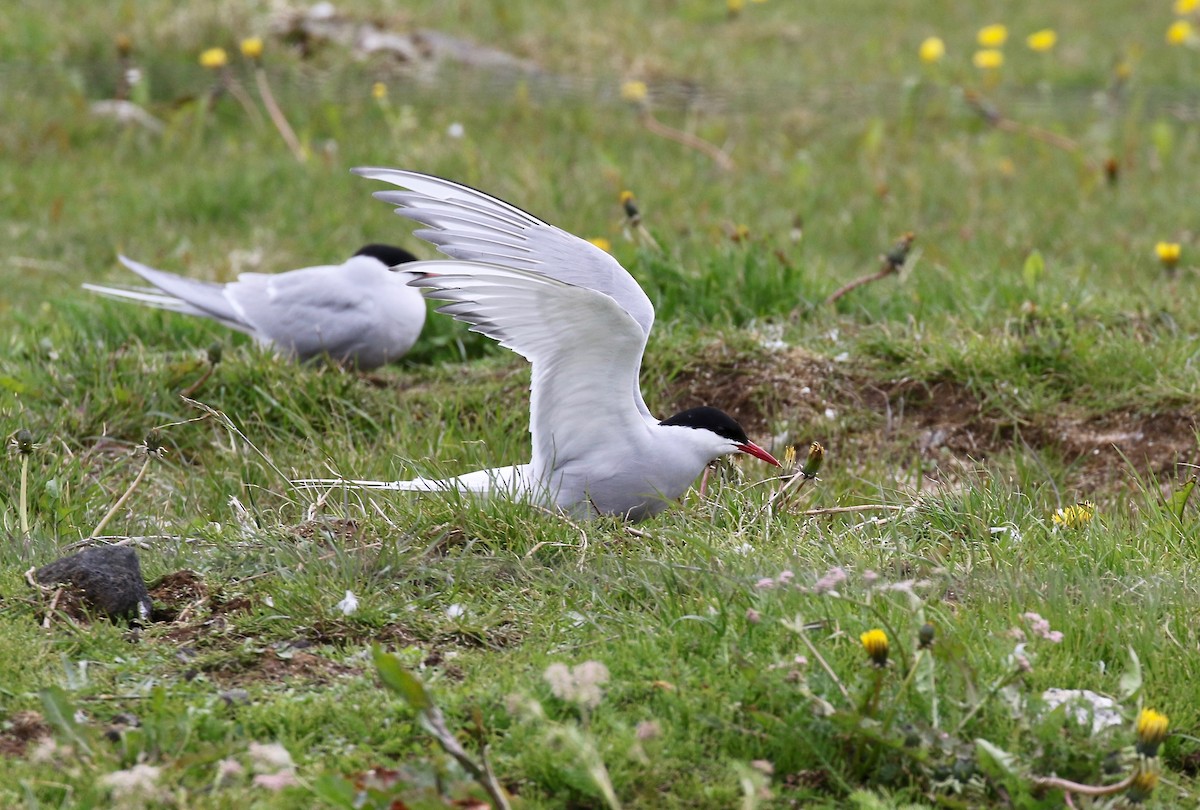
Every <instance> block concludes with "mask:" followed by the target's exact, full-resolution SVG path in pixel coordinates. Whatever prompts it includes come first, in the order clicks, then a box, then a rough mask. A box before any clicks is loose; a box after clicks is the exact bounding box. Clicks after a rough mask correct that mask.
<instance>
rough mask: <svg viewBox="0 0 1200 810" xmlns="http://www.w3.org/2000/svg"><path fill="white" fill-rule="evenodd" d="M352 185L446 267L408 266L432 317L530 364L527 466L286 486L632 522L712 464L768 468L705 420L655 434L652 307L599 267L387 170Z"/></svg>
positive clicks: (444, 191) (588, 250)
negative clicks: (736, 458) (406, 225)
mask: <svg viewBox="0 0 1200 810" xmlns="http://www.w3.org/2000/svg"><path fill="white" fill-rule="evenodd" d="M354 172H355V173H356V174H359V175H362V176H363V177H367V178H370V179H373V180H382V181H385V182H388V183H391V184H393V185H395V186H399V187H400V188H402V189H406V190H404V191H379V192H376V193H375V196H376V197H377V198H379V199H380V200H383V201H384V202H388V203H391V204H393V205H395V206H396V213H397V214H399V215H400V216H402V217H406V218H408V219H411V220H414V221H416V222H418V223H420V224H422V225H424V226H425V227H424V228H421V229H419V230H417V231H416V232H415V233H416V235H417V236H418V237H419V238H421V239H424V240H426V241H428V242H431V243H433V244H434V245H436V246H437V247H438V250H440V251H441V252H442V253H443V254H445V255H446V256H449V257H450V258H449V259H445V260H441V259H439V260H433V261H423V262H418V263H416V264H413V265H411V266H410V268H409V269H410V270H411V271H412V272H414V273H415V274H417V275H418V276H419V278H418V279H417V280H416V281H413V282H411V283H412V284H413V285H414V286H420V287H423V288H425V295H426V296H427V297H429V298H432V299H435V300H438V301H445V302H447V303H445V304H444V305H443V306H442V307H441V308H440V309H439V310H438V311H439V312H444V313H446V314H448V315H451V316H453V317H454V318H456V319H457V320H460V321H464V322H466V323H468V324H470V325H471V329H472V331H476V332H480V333H482V334H484V335H487V336H488V337H490V338H492V339H493V340H496V341H497V342H499V343H500V345H502V346H505V347H507V348H509V349H512V350H513V351H514V352H516V353H517V354H520V355H521V356H522V357H524V358H525V359H527V360H529V362H530V363H531V364H532V366H533V374H532V381H531V384H530V405H529V411H530V413H529V432H530V433H531V434H532V438H533V457H532V459H531V460H530V461H529V463H528V464H520V465H515V466H510V467H499V468H495V469H488V470H479V471H477V472H472V473H468V474H466V475H461V476H458V477H456V478H448V479H428V478H417V479H414V480H410V481H390V482H388V481H341V480H337V479H334V480H329V479H324V480H309V481H303V482H300V481H298V482H296V483H297V484H304V485H317V484H346V485H351V486H357V487H361V488H367V489H389V490H406V491H425V492H431V491H458V492H468V493H483V494H493V495H502V496H507V497H513V498H518V499H521V500H526V501H530V502H533V503H536V504H539V505H542V506H546V507H551V506H556V507H558V508H560V509H562V510H563V511H565V512H567V513H568V514H571V515H573V516H576V517H589V516H595V515H617V516H620V517H624V518H627V519H630V520H642V519H644V518H647V517H649V516H651V515H654V514H656V513H658V512H661V511H662V510H663V509H665V508H666V507H667V505H668V504H669V503H671V502H672V501H674V500H675V499H677V498H679V497H680V496H681V495H683V493H684V492H685V491H686V490H687V488H688V487H689V486H690V485H691V484H692V482H693V481H695V480H696V478H697V477H698V476H699V475H700V474H701V472H703V471H704V469H705V467H706V466H707V465H708V464H709V463H710V462H711V461H713V460H714V459H716V458H718V457H720V456H724V455H727V454H730V453H747V454H749V455H752V456H755V457H756V458H759V459H762V460H763V461H766V462H768V463H769V464H774V465H776V466H779V462H778V461H776V460H775V458H774V457H773V456H772V455H771V454H770V453H768V452H767V451H766V450H764V449H763V448H761V447H759V446H758V445H756V444H755V443H754V442H752V441H750V439H749V438H748V437H747V436H746V432H745V431H744V430H743V429H742V428H741V426H740V425H738V423H737V422H736V421H734V420H733V418H732V417H730V416H729V415H728V414H725V413H723V412H722V411H719V410H717V409H716V408H710V407H700V408H691V409H688V410H686V411H682V412H681V413H677V414H675V415H674V416H672V417H670V418H668V419H663V420H659V419H656V418H655V417H654V416H652V415H651V413H650V410H649V409H648V408H647V407H646V403H645V401H644V400H643V399H642V394H641V389H640V387H639V384H638V373H639V371H640V368H641V363H642V353H643V351H644V350H645V348H646V339H647V337H648V336H649V334H650V329H651V326H652V325H653V323H654V307H653V305H652V304H651V303H650V299H649V298H647V297H646V294H645V292H643V291H642V288H641V287H640V286H638V283H637V282H636V281H635V280H634V279H633V277H632V276H631V275H629V273H628V272H627V271H626V270H625V268H624V267H622V266H621V265H620V263H618V262H617V261H616V259H614V258H613V257H612V256H610V255H609V254H608V253H606V252H605V251H603V250H601V249H600V248H598V247H596V246H595V245H592V244H591V243H589V242H587V241H585V240H583V239H580V238H579V237H577V236H573V235H571V234H569V233H567V232H566V231H563V230H561V229H559V228H556V227H554V226H553V225H549V224H547V223H545V222H543V221H541V220H540V219H537V218H536V217H534V216H531V215H530V214H528V213H526V212H524V211H522V210H521V209H519V208H516V207H515V206H512V205H509V204H508V203H506V202H503V201H502V200H499V199H496V198H495V197H492V196H490V195H488V194H484V193H483V192H480V191H476V190H475V189H472V188H468V187H466V186H463V185H460V184H458V183H453V182H451V181H449V180H443V179H441V178H438V177H433V176H430V175H426V174H420V173H417V172H410V171H400V170H395V169H376V168H363V169H355V170H354Z"/></svg>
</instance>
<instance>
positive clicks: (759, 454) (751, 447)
mask: <svg viewBox="0 0 1200 810" xmlns="http://www.w3.org/2000/svg"><path fill="white" fill-rule="evenodd" d="M737 449H738V450H741V451H742V452H743V453H749V454H750V455H752V456H754V457H755V458H761V459H762V460H763V461H765V462H767V463H768V464H774V465H775V466H776V467H782V466H783V465H782V464H780V463H779V462H778V461H776V460H775V456H773V455H771V454H770V453H768V452H767V451H766V450H763V449H762V448H761V447H759V446H758V445H757V444H755V443H754V442H746V443H745V444H739V445H738V446H737Z"/></svg>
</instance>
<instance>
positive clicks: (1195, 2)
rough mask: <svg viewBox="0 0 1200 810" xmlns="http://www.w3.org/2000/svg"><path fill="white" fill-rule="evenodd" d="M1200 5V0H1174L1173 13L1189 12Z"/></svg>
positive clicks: (1182, 13)
mask: <svg viewBox="0 0 1200 810" xmlns="http://www.w3.org/2000/svg"><path fill="white" fill-rule="evenodd" d="M1198 7H1200V0H1175V13H1176V14H1179V15H1181V16H1182V15H1184V14H1191V13H1192V12H1193V11H1195V10H1196V9H1197V8H1198Z"/></svg>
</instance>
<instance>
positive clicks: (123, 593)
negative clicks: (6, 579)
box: [34, 546, 150, 621]
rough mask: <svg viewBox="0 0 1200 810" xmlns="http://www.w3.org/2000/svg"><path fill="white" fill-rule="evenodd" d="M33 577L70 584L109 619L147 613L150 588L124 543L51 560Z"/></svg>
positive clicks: (142, 616) (46, 582) (142, 617)
mask: <svg viewBox="0 0 1200 810" xmlns="http://www.w3.org/2000/svg"><path fill="white" fill-rule="evenodd" d="M34 577H35V578H36V579H37V581H38V582H40V583H41V584H43V585H61V584H70V585H73V586H75V587H76V588H78V589H79V590H80V591H81V592H82V594H83V597H84V599H85V601H86V602H87V603H88V604H90V605H91V606H92V607H94V608H96V609H98V610H100V611H102V612H104V613H105V614H107V615H108V617H109V618H110V619H113V620H116V619H139V620H141V621H146V620H147V619H148V618H149V616H150V592H149V591H147V590H146V582H145V580H143V579H142V566H141V564H140V563H139V562H138V557H137V554H136V553H135V552H134V550H133V549H131V548H126V547H124V546H98V547H96V548H89V549H85V550H84V551H81V552H79V553H78V554H72V555H70V556H69V557H63V558H61V559H58V560H55V561H54V562H52V563H50V564H49V565H44V566H42V567H41V568H39V569H38V570H37V571H36V572H35V573H34Z"/></svg>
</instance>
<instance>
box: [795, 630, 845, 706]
mask: <svg viewBox="0 0 1200 810" xmlns="http://www.w3.org/2000/svg"><path fill="white" fill-rule="evenodd" d="M798 619H799V617H797V621H796V623H795V624H794V625H793V624H787V625H786V626H787V627H790V628H791V629H792V630H793V631H794V632H795V633H796V635H797V636H799V637H800V640H801V641H802V642H804V646H805V647H808V651H809V652H810V653H812V656H813V658H814V659H816V662H817V663H818V664H820V665H821V669H823V670H825V674H826V675H828V676H829V679H830V680H832V681H833V683H834V685H835V686H837V688H838V691H839V692H841V693H842V697H844V698H845V699H846V700H850V690H849V689H847V688H846V684H844V683H842V679H841V678H839V677H838V675H837V673H836V672H834V671H833V667H831V666H829V662H828V661H826V660H825V658H824V656H822V655H821V652H820V650H818V649H817V647H816V645H815V644H813V643H812V642H811V641H809V640H808V636H806V635H805V634H804V625H803V623H802V622H800V621H799V620H798ZM785 624H786V623H785Z"/></svg>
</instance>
